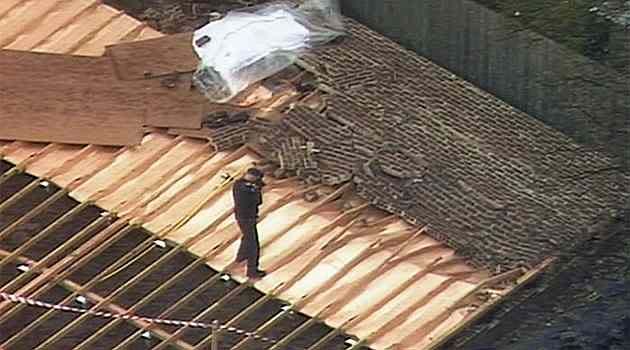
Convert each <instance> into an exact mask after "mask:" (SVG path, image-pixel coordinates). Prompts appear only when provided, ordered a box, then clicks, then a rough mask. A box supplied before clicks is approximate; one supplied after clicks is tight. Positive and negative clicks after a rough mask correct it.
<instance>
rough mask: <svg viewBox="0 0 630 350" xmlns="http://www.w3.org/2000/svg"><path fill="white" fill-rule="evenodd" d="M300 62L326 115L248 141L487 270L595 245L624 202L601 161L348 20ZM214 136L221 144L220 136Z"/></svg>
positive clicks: (312, 114)
mask: <svg viewBox="0 0 630 350" xmlns="http://www.w3.org/2000/svg"><path fill="white" fill-rule="evenodd" d="M347 28H348V29H349V33H350V34H349V35H348V37H347V38H345V39H344V40H343V41H342V42H341V43H340V44H339V45H335V46H329V47H326V48H322V49H318V50H315V51H314V52H312V54H309V55H307V56H305V57H303V58H301V60H300V62H298V64H299V65H300V66H301V67H303V68H304V69H307V70H308V71H309V72H314V73H315V74H316V76H317V79H318V89H319V91H322V92H325V93H323V96H324V101H325V107H324V108H321V109H319V110H317V109H313V108H309V107H307V106H302V105H300V103H297V104H295V105H292V106H291V108H289V109H287V110H285V113H284V118H282V119H281V120H280V121H279V122H275V123H267V122H262V121H260V120H258V121H257V120H256V119H254V120H253V121H252V122H251V123H250V127H251V130H252V132H251V134H250V135H251V136H252V138H251V139H250V142H252V144H254V145H256V147H258V149H259V150H261V152H263V153H264V154H265V155H266V156H267V157H268V158H270V159H273V160H274V161H275V162H277V163H278V164H280V165H281V168H282V169H285V170H287V172H288V173H295V174H297V175H299V176H301V177H302V178H304V179H307V180H308V181H309V182H313V183H319V182H321V183H324V184H329V185H334V184H340V183H344V182H346V181H350V180H352V181H353V182H354V183H355V185H356V188H357V191H358V193H359V195H360V196H362V197H363V198H365V199H367V200H369V201H370V202H371V203H372V204H374V205H376V206H378V207H380V208H382V209H385V210H386V211H388V212H392V213H396V214H398V215H400V216H401V217H403V218H404V219H405V220H407V221H408V222H410V223H413V224H417V225H424V224H428V225H429V229H428V232H429V234H430V235H431V236H432V237H434V238H436V239H439V240H441V241H444V242H447V243H448V244H449V245H450V246H452V247H454V248H456V249H458V251H459V252H461V253H462V254H464V255H466V256H468V257H470V258H471V259H473V260H474V261H475V262H476V263H477V264H479V265H480V266H484V267H487V268H490V269H491V270H493V271H503V270H506V269H511V268H515V267H518V266H523V265H526V266H533V265H535V264H537V263H539V262H540V261H542V260H543V259H544V258H546V257H548V256H553V255H555V254H557V253H558V252H559V251H561V250H564V249H567V248H568V247H571V246H572V245H573V244H575V243H576V242H579V241H581V240H584V239H587V238H588V237H590V236H591V235H592V234H593V232H595V231H596V230H597V229H598V227H599V225H601V224H604V223H606V222H608V221H609V220H610V219H611V218H612V217H614V216H615V215H616V214H615V213H616V210H617V209H618V208H620V207H621V206H623V205H624V202H625V201H626V200H627V199H628V192H629V189H628V184H629V183H630V180H629V178H628V176H627V175H624V174H623V173H622V172H620V171H619V170H618V168H617V167H615V165H614V164H612V163H611V162H610V160H609V159H608V158H606V157H605V156H604V155H602V154H600V153H598V152H594V151H591V150H587V149H584V148H582V147H579V146H578V145H577V144H575V143H574V142H573V141H572V140H570V139H569V138H568V137H566V136H565V135H563V134H561V133H559V132H557V131H555V130H553V129H551V128H549V127H547V126H545V125H544V124H542V123H540V122H538V121H537V120H535V119H534V118H531V117H529V116H528V115H526V114H524V113H522V112H520V111H518V110H516V109H514V108H513V107H510V106H509V105H507V104H506V103H504V102H502V101H500V100H499V99H497V98H495V97H493V96H491V95H489V94H487V93H485V92H483V91H481V90H480V89H478V88H476V87H474V86H472V85H471V84H469V83H467V82H465V81H464V80H462V79H460V78H458V77H456V76H454V75H453V74H452V73H450V72H448V71H446V70H444V69H442V68H440V67H439V66H437V65H435V64H433V63H432V62H430V61H428V60H426V59H425V58H422V57H418V56H416V55H415V54H413V53H411V52H409V51H406V50H404V49H403V48H401V47H400V46H398V45H397V44H395V43H393V42H391V41H389V40H387V39H385V38H383V37H382V36H380V35H378V34H376V33H374V32H372V31H371V30H369V29H367V28H366V27H364V26H362V25H360V24H358V23H356V22H354V21H352V20H347ZM214 142H218V141H217V140H216V139H215V140H214Z"/></svg>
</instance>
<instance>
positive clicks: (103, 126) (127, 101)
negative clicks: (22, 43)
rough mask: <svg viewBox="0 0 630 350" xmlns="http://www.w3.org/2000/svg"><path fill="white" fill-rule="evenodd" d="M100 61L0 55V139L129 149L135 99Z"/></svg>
mask: <svg viewBox="0 0 630 350" xmlns="http://www.w3.org/2000/svg"><path fill="white" fill-rule="evenodd" d="M110 72H111V67H110V64H109V61H108V60H107V59H104V58H88V57H70V56H61V55H53V54H39V53H30V52H19V51H7V50H3V51H1V52H0V76H2V79H0V100H1V101H2V104H3V106H2V109H1V110H0V123H1V124H2V125H3V127H2V129H0V139H5V140H22V141H36V142H63V143H71V144H88V143H91V144H98V145H133V144H138V143H139V142H140V140H141V138H142V123H143V116H144V107H143V106H142V104H141V103H139V101H134V99H138V98H140V97H141V96H136V95H134V94H130V93H129V90H128V89H127V88H126V87H124V86H122V85H120V84H116V82H115V81H114V80H113V75H111V73H110Z"/></svg>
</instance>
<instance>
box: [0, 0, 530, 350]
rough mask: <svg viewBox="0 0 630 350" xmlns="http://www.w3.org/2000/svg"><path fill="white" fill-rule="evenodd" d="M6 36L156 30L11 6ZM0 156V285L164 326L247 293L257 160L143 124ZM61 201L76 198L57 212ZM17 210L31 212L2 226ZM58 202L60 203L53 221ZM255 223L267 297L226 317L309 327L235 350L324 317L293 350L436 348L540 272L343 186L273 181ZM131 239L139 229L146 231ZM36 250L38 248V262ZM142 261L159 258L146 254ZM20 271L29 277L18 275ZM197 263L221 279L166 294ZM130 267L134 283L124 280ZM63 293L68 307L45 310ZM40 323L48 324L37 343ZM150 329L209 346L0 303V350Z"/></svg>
mask: <svg viewBox="0 0 630 350" xmlns="http://www.w3.org/2000/svg"><path fill="white" fill-rule="evenodd" d="M0 32H1V33H2V36H1V37H0V47H3V48H5V49H11V50H24V51H33V52H47V53H62V54H75V55H85V56H94V57H98V56H101V55H103V53H104V52H105V47H106V46H107V45H110V44H113V43H117V42H122V41H124V42H129V41H139V40H143V39H150V38H158V37H160V35H161V34H160V33H158V32H156V31H154V30H152V29H151V28H149V27H147V26H146V25H145V24H143V23H140V22H138V21H136V20H135V19H133V18H131V17H129V16H126V15H125V14H124V13H121V12H120V11H116V10H114V9H112V8H110V7H108V6H105V5H102V4H101V3H100V2H99V1H97V0H51V1H45V2H41V1H37V0H4V1H2V2H1V3H0ZM129 74H133V73H129ZM68 127H69V128H72V125H68ZM0 155H1V157H2V159H3V160H4V161H6V162H8V163H7V164H10V166H8V168H7V169H5V171H4V172H3V174H2V175H1V176H0V190H2V191H4V192H2V193H3V197H2V201H1V202H0V224H2V226H1V227H0V243H1V244H2V248H3V249H2V250H1V251H0V266H1V267H2V270H1V271H2V280H1V281H0V282H1V283H2V285H1V286H0V291H2V292H6V293H15V294H18V295H22V296H27V297H31V298H40V299H44V300H46V301H52V302H56V303H60V304H69V303H72V302H73V300H74V298H75V297H76V296H79V295H81V296H85V297H86V298H87V299H88V301H89V303H88V306H87V307H89V308H91V309H105V310H109V311H112V312H118V313H135V312H141V311H143V310H145V307H148V306H153V307H155V308H157V309H152V310H153V312H155V313H156V315H158V316H159V317H172V315H173V314H175V315H180V317H181V318H186V317H189V318H192V319H194V320H196V321H199V320H201V321H203V320H205V319H207V318H208V317H211V316H212V315H214V314H215V313H217V312H219V313H220V312H221V311H222V310H224V309H225V307H226V306H225V305H226V304H228V303H230V302H232V301H233V300H234V298H235V297H236V296H237V295H239V294H241V293H245V292H246V291H248V290H250V287H252V286H251V285H250V284H249V283H247V282H246V281H245V279H244V277H243V271H237V270H234V269H233V266H232V265H231V261H232V259H233V256H234V253H235V249H236V247H237V243H238V242H237V241H238V237H239V233H238V230H237V228H236V227H235V223H234V221H233V218H232V215H231V200H230V194H229V191H228V190H227V189H228V188H229V185H230V183H231V181H232V180H233V179H234V178H235V177H237V176H238V175H239V174H240V173H241V172H242V170H243V169H244V168H245V167H247V166H249V165H250V164H251V163H252V162H255V161H259V160H260V155H259V154H257V153H256V151H254V150H252V149H250V148H248V147H241V148H239V149H238V150H235V151H217V150H215V149H214V148H213V146H212V144H211V143H210V142H206V141H202V140H199V139H192V138H187V137H184V136H175V135H171V134H169V133H167V132H165V131H160V130H154V129H151V130H148V132H147V133H145V134H144V136H143V137H142V140H141V143H140V145H139V146H124V147H109V146H98V145H70V144H60V143H31V142H22V141H14V142H1V143H0ZM27 174H28V175H27ZM16 184H17V185H16ZM44 187H46V188H48V187H54V188H55V190H54V191H46V190H43V188H44ZM42 191H43V192H42ZM62 201H66V202H68V201H69V202H68V203H70V204H67V205H66V206H65V207H64V209H59V208H58V206H60V202H62ZM75 201H76V202H75ZM26 204H28V210H25V211H24V212H22V213H20V215H18V216H16V217H14V218H13V219H11V221H9V220H8V219H7V218H8V217H9V216H8V214H7V213H9V212H11V211H12V210H15V208H16V207H22V205H26ZM92 206H96V207H98V208H100V210H97V212H95V213H94V212H93V213H91V214H90V215H88V216H89V219H85V222H84V223H83V224H82V225H81V226H80V227H81V228H80V229H79V230H77V231H76V232H70V231H67V230H64V229H62V228H64V227H65V226H64V225H66V224H67V223H69V222H72V221H73V220H76V219H77V218H79V217H83V215H84V214H85V211H87V210H96V209H90V208H93V207H92ZM96 207H94V208H96ZM51 208H57V209H56V210H54V211H53V213H52V214H51V213H50V211H51V210H52V209H51ZM45 213H48V214H46V215H53V214H54V215H53V216H52V217H51V219H50V220H49V222H47V223H46V224H45V226H44V227H43V228H42V229H41V230H38V231H34V230H32V229H30V227H33V226H32V225H34V222H37V220H38V218H41V217H42V215H45ZM86 215H87V214H86ZM259 227H260V228H259V231H260V232H261V244H262V247H263V248H262V249H263V255H262V266H263V267H264V268H266V269H267V270H268V271H269V272H270V274H269V275H268V276H267V277H265V278H264V279H262V280H260V281H257V282H255V284H254V285H253V287H254V288H256V289H257V290H259V291H262V292H263V293H264V294H262V295H260V296H259V297H258V298H257V299H255V301H253V302H252V303H250V304H248V305H243V307H242V309H240V310H239V312H238V313H237V314H235V315H234V314H232V315H229V316H225V318H224V319H223V320H222V321H223V322H225V323H226V324H228V325H234V326H238V327H246V326H245V325H243V322H245V319H246V318H247V317H251V316H252V315H257V313H259V312H261V310H262V309H264V308H265V305H267V304H268V303H270V302H271V301H272V299H273V300H275V299H278V300H282V301H284V302H285V303H287V305H288V306H287V307H285V308H283V309H281V310H275V311H274V312H271V313H269V312H267V313H261V314H262V315H263V316H261V317H260V319H257V320H256V322H257V323H256V322H255V324H256V325H255V326H254V327H253V328H250V329H249V330H251V331H256V332H257V333H260V334H267V333H274V330H275V329H276V328H277V327H278V324H279V323H281V322H283V321H284V320H286V319H287V318H290V317H292V316H291V315H292V314H294V313H296V312H300V313H303V314H305V315H308V316H310V317H311V318H310V319H308V320H307V321H305V322H303V323H301V324H299V325H295V327H294V328H292V329H290V330H289V331H288V332H286V333H279V334H276V338H277V342H276V343H275V344H274V345H269V344H257V343H256V342H255V341H254V340H253V339H251V338H248V337H245V336H238V335H234V338H233V339H231V341H232V343H233V345H232V346H231V348H232V349H245V348H248V347H249V348H255V349H260V348H272V349H274V350H277V349H283V348H284V349H289V348H295V347H294V346H295V342H296V341H298V340H299V339H300V337H301V336H304V334H306V333H308V332H309V329H312V327H314V326H315V325H316V324H317V323H319V322H324V323H325V324H327V325H329V326H331V327H333V328H334V329H333V330H330V331H329V332H326V333H324V334H322V335H321V336H320V337H318V338H317V339H316V340H315V341H314V342H310V343H308V344H306V345H302V347H301V348H305V349H306V348H308V349H311V350H314V349H333V348H335V347H333V346H332V345H331V343H332V342H333V340H335V339H336V338H338V336H339V335H340V334H343V333H346V334H349V335H352V336H354V337H356V339H357V341H356V343H355V345H353V346H351V348H352V349H359V348H361V347H363V346H369V347H371V348H374V349H386V348H398V349H425V348H432V347H435V346H437V345H439V344H440V343H441V342H442V341H444V339H445V338H446V337H448V335H450V334H452V333H453V332H454V331H456V330H457V329H459V328H460V327H462V326H464V325H465V324H467V323H468V322H470V321H471V320H473V319H475V318H476V317H478V316H479V315H480V314H481V313H483V312H484V311H485V310H487V308H488V307H489V306H491V305H493V304H495V303H496V302H498V301H499V300H501V298H502V297H504V296H505V295H507V294H509V293H510V292H511V291H513V290H514V289H515V288H517V287H518V286H520V285H522V284H523V283H525V282H526V281H527V280H528V279H529V278H531V277H532V276H534V275H535V274H536V272H537V271H539V270H538V269H533V270H530V271H528V272H527V273H525V271H524V270H522V269H515V270H512V271H508V272H506V273H503V274H499V275H496V276H492V277H491V276H490V274H489V273H488V272H487V271H484V270H480V269H477V268H474V267H471V266H470V265H469V264H467V263H466V259H464V258H462V257H459V256H457V255H456V254H455V252H454V251H453V250H452V249H450V248H448V247H447V246H446V245H445V244H444V243H441V242H438V241H436V240H434V239H432V238H431V237H429V236H428V235H426V233H425V232H424V230H423V229H418V228H415V227H412V226H410V225H408V224H407V223H405V222H403V221H402V220H400V219H398V218H397V217H396V216H392V215H389V214H386V213H385V212H383V211H381V210H378V209H376V208H373V207H371V206H370V205H368V203H366V202H365V201H364V200H362V199H360V198H358V197H356V196H355V195H354V194H353V193H352V192H351V191H349V190H348V187H347V186H343V185H342V186H324V185H317V186H312V187H309V186H304V185H303V184H301V183H300V182H299V181H298V180H297V179H294V178H289V179H284V180H279V179H276V180H272V181H271V183H270V185H269V186H268V190H267V192H266V193H265V205H264V208H263V211H262V221H261V223H260V225H259ZM139 229H144V230H146V232H148V233H147V234H146V235H144V236H143V235H140V234H139V233H138V230H139ZM64 235H65V236H64ZM124 239H137V242H136V243H135V244H134V245H132V246H131V248H130V249H127V250H124V251H123V253H121V254H120V256H118V257H117V258H116V259H114V260H112V259H111V257H109V255H108V254H107V252H108V249H109V248H111V247H114V246H116V244H118V242H120V241H121V240H124ZM156 240H166V241H168V242H170V243H169V249H168V250H167V251H164V252H159V251H157V252H156V251H155V249H154V248H153V245H154V242H155V241H156ZM43 243H46V244H45V248H46V249H45V252H44V253H43V254H35V253H34V249H35V247H40V246H41V245H42V244H43ZM40 248H41V247H40ZM42 249H43V248H42ZM182 252H188V253H191V254H193V255H194V257H193V258H191V259H192V260H185V262H186V263H187V264H186V265H184V266H183V267H182V268H181V270H178V271H175V272H174V273H173V274H172V275H168V274H161V273H158V272H160V271H161V269H164V268H166V267H168V266H170V265H177V264H181V263H182V261H184V260H181V259H183V258H182V256H181V254H179V253H182ZM151 254H157V256H153V258H152V259H150V258H149V257H150V256H151ZM107 259H110V260H107ZM18 263H19V264H27V265H28V266H29V269H28V270H27V271H25V272H23V273H18V272H16V271H17V270H15V266H16V264H18ZM138 264H139V265H138ZM206 264H207V265H208V266H210V267H212V268H213V269H214V270H216V271H218V273H216V274H214V275H212V276H210V277H208V278H205V279H192V284H193V285H192V286H191V289H189V290H188V291H187V292H186V293H184V294H183V295H180V296H178V297H172V293H175V292H174V291H173V289H176V288H175V287H174V286H175V285H177V284H178V283H181V282H182V281H184V280H185V276H186V275H187V274H190V273H192V272H193V270H194V269H195V268H198V267H200V266H202V265H203V266H205V265H206ZM133 268H136V270H133V271H134V272H135V273H134V274H133V275H125V273H126V272H125V271H128V269H133ZM225 274H230V275H231V276H232V277H231V278H232V279H235V280H236V281H238V282H241V283H240V284H234V285H232V286H231V287H230V288H229V289H228V290H225V291H224V292H223V293H224V294H222V295H220V296H217V297H216V298H215V300H214V301H213V302H211V303H208V301H207V300H205V299H202V298H201V295H202V294H203V293H204V291H211V290H213V288H215V287H216V286H217V284H218V283H219V281H221V280H222V276H225ZM121 275H125V278H123V277H121ZM189 281H190V280H189ZM60 289H61V290H63V291H64V293H63V294H59V295H62V297H59V298H58V299H57V300H48V298H53V297H54V296H55V295H56V294H54V293H53V292H54V291H57V290H60ZM130 293H136V294H137V295H135V294H134V295H135V296H134V298H132V297H131V296H130ZM157 300H159V301H160V302H159V303H157ZM204 303H205V304H204ZM191 305H192V306H191ZM147 312H148V311H147ZM177 312H181V313H180V314H177ZM251 322H254V321H251ZM45 325H49V326H50V327H48V328H47V329H48V334H46V335H45V336H42V335H41V334H40V333H39V330H40V329H41V328H42V327H44V326H45ZM120 327H128V329H126V331H120V330H119V328H120ZM146 330H150V331H151V334H152V335H153V336H155V337H157V339H158V342H157V343H155V344H151V346H152V348H153V349H163V348H168V347H171V348H173V347H174V348H176V349H204V348H207V346H208V344H209V343H210V342H211V341H212V335H211V334H208V333H207V332H206V333H205V334H199V333H194V334H193V333H191V331H190V330H188V329H186V328H185V327H184V328H173V327H170V328H169V327H162V326H156V325H151V324H147V323H143V322H139V321H129V322H123V321H121V320H116V321H112V320H105V321H101V322H100V323H95V322H94V321H93V320H91V319H90V318H89V317H88V316H86V315H71V316H67V315H66V316H63V315H61V313H60V312H59V311H55V310H49V311H45V312H44V311H42V310H34V309H33V308H27V307H25V306H24V305H15V304H10V303H8V302H0V334H1V336H0V337H1V338H0V348H6V349H14V348H35V349H56V348H60V347H62V348H74V349H92V348H107V349H122V348H125V347H129V346H132V345H133V344H136V343H134V341H137V339H138V337H139V336H140V335H141V334H142V333H143V332H144V331H146ZM38 334H39V335H38ZM121 334H122V335H123V336H121ZM225 336H226V337H227V336H228V335H225ZM97 345H98V346H97ZM144 346H146V344H145V345H144ZM337 346H338V345H337ZM336 348H338V347H336Z"/></svg>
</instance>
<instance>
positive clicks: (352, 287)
mask: <svg viewBox="0 0 630 350" xmlns="http://www.w3.org/2000/svg"><path fill="white" fill-rule="evenodd" d="M425 228H426V226H425V227H423V228H421V229H420V230H417V231H416V233H414V234H413V235H412V236H410V237H408V238H407V239H406V240H405V241H404V242H403V243H402V244H400V245H399V246H398V248H397V249H396V250H395V251H394V252H392V254H391V255H390V256H388V257H387V259H385V261H383V262H382V263H380V264H379V265H378V266H377V267H376V268H375V269H373V270H372V271H370V272H369V273H368V274H366V275H365V276H363V277H362V278H360V279H359V280H357V281H355V282H353V283H351V284H349V285H345V286H342V287H340V288H339V291H338V293H334V294H335V295H339V296H338V297H337V298H336V300H335V301H334V302H333V303H332V305H331V306H330V308H328V312H327V313H325V314H323V315H322V318H327V317H329V316H331V315H333V314H334V313H336V312H338V311H339V310H340V309H341V308H343V307H344V306H345V305H347V304H348V303H349V302H350V301H351V300H352V299H354V298H356V297H357V295H359V294H361V293H362V292H364V291H365V288H367V286H368V285H369V284H370V283H371V282H372V281H374V280H375V279H376V278H378V277H379V276H381V275H384V274H385V273H386V271H388V270H390V269H392V268H393V267H394V266H395V264H392V261H394V260H396V257H398V256H399V255H400V253H401V252H402V251H403V250H404V249H405V248H406V247H407V244H409V242H412V241H413V240H414V239H416V238H417V237H418V236H420V235H421V234H423V233H424V230H425Z"/></svg>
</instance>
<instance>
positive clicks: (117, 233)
mask: <svg viewBox="0 0 630 350" xmlns="http://www.w3.org/2000/svg"><path fill="white" fill-rule="evenodd" d="M126 224H127V223H126V222H125V221H124V220H118V221H116V222H114V223H113V224H112V225H110V226H109V227H107V228H105V229H104V230H102V231H101V232H99V233H98V234H96V235H94V236H93V237H92V238H91V239H90V240H88V241H87V242H86V243H84V244H83V245H81V246H80V247H78V248H77V249H75V250H74V253H73V254H71V255H68V256H66V257H65V258H63V259H62V260H60V261H59V262H57V263H55V264H54V265H53V266H51V267H50V268H48V269H47V270H46V272H45V273H43V274H41V275H40V276H38V277H37V278H35V279H34V280H33V281H31V282H29V283H28V284H27V285H26V286H24V287H23V288H20V289H19V290H18V291H17V292H16V294H19V295H23V296H31V297H36V296H38V295H39V294H40V293H43V292H44V291H45V290H47V289H48V288H50V287H51V284H50V282H51V281H58V280H61V279H64V278H65V276H67V275H69V274H70V273H72V272H73V271H75V270H77V269H78V268H80V267H81V266H83V265H84V264H85V263H87V262H88V261H89V260H90V259H91V258H92V257H93V256H95V255H97V254H99V253H100V252H102V251H103V250H105V249H106V248H107V247H109V246H110V245H111V244H113V243H114V242H115V241H116V240H117V239H119V238H120V237H122V236H123V235H125V234H126V233H127V232H129V231H130V230H131V229H132V228H133V227H132V226H127V227H125V228H123V227H124V226H125V225H126ZM121 228H123V229H122V230H121ZM46 284H48V285H47V286H44V285H46ZM41 286H44V288H40V289H39V290H38V291H37V292H36V293H33V292H34V291H35V290H36V289H38V288H39V287H41ZM3 291H8V289H5V288H3ZM31 293H33V294H31ZM13 306H14V304H11V303H9V302H6V301H5V302H1V303H0V315H2V316H0V317H4V316H5V315H7V314H8V313H9V312H7V311H6V310H7V309H9V308H12V307H13Z"/></svg>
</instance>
